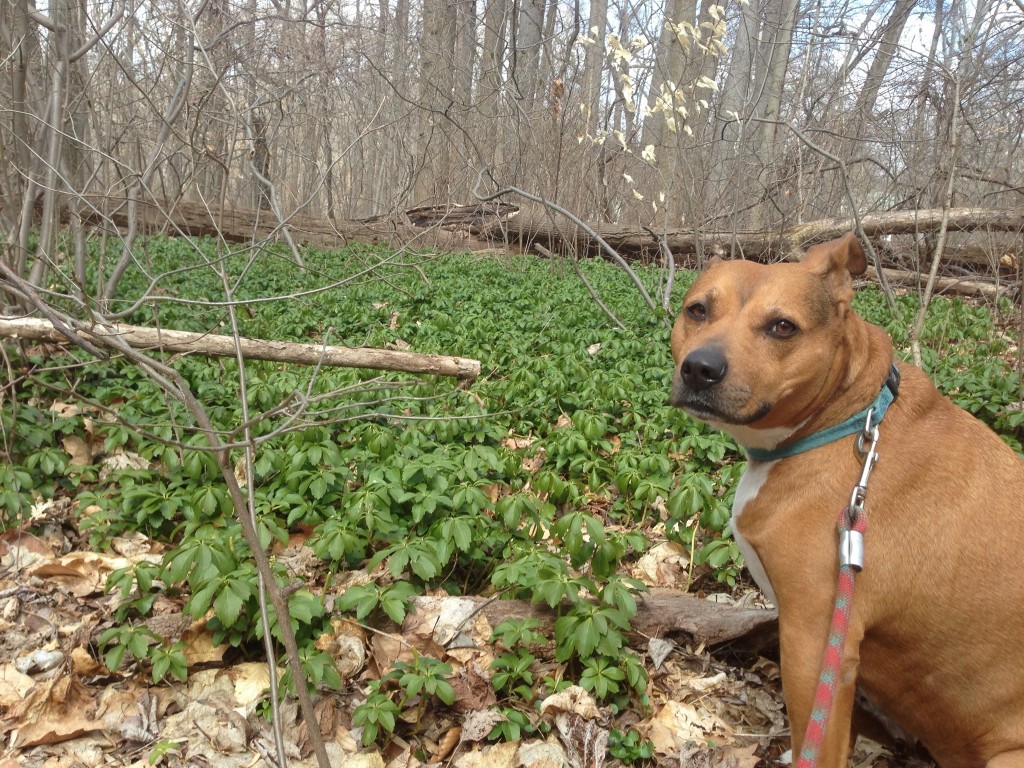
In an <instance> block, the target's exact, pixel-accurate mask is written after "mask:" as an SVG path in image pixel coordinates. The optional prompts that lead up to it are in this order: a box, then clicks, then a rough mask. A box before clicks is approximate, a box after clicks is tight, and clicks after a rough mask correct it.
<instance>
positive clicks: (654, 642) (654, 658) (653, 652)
mask: <svg viewBox="0 0 1024 768" xmlns="http://www.w3.org/2000/svg"><path fill="white" fill-rule="evenodd" d="M675 647H676V644H675V643H673V642H671V641H669V640H662V639H661V638H660V637H652V638H651V639H650V640H648V641H647V655H648V656H650V657H651V663H652V664H653V665H654V668H655V669H661V665H662V664H664V663H665V659H667V658H668V655H669V654H670V653H672V651H673V650H674V649H675Z"/></svg>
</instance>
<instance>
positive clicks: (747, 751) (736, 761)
mask: <svg viewBox="0 0 1024 768" xmlns="http://www.w3.org/2000/svg"><path fill="white" fill-rule="evenodd" d="M757 748H758V745H757V744H748V745H747V746H744V747H740V746H737V745H735V744H729V745H726V746H723V747H721V748H720V749H716V750H715V753H714V755H713V758H712V765H713V766H715V768H754V766H756V765H757V764H758V763H759V762H761V758H760V757H758V756H757V755H756V754H754V753H755V752H757Z"/></svg>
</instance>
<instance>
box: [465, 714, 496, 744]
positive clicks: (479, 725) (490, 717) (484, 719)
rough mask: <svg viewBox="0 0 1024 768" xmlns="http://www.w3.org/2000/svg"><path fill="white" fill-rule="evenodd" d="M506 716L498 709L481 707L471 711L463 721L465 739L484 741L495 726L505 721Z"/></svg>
mask: <svg viewBox="0 0 1024 768" xmlns="http://www.w3.org/2000/svg"><path fill="white" fill-rule="evenodd" d="M505 719H506V718H505V716H504V715H503V714H501V712H499V711H498V710H496V709H479V710H477V711H476V712H470V713H469V714H468V715H466V719H465V720H463V721H462V740H463V741H483V740H484V739H486V738H487V736H488V735H489V734H490V732H491V731H493V730H494V726H496V725H497V724H498V723H502V722H504V721H505Z"/></svg>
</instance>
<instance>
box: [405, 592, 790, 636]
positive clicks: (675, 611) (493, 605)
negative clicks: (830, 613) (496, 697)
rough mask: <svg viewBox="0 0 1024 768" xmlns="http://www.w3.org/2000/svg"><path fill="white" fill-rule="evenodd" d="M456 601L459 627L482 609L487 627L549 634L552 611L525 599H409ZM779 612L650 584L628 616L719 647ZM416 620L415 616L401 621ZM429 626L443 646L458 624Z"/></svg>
mask: <svg viewBox="0 0 1024 768" xmlns="http://www.w3.org/2000/svg"><path fill="white" fill-rule="evenodd" d="M439 600H441V601H444V600H450V601H458V602H459V603H462V604H463V605H462V606H460V608H461V609H462V610H461V611H460V613H461V616H462V618H460V619H459V621H461V622H462V624H463V626H462V627H461V630H462V631H466V630H468V627H469V626H471V625H472V617H473V616H475V615H476V614H477V613H483V615H484V616H485V617H486V618H487V620H488V622H489V623H490V624H491V625H492V626H495V627H496V626H497V625H498V624H500V623H501V622H503V621H506V620H508V619H536V620H537V621H539V622H540V624H541V630H540V631H541V633H542V634H546V635H548V636H551V635H552V633H553V631H554V622H555V618H557V616H556V613H555V611H553V610H552V609H550V608H548V606H547V605H546V604H543V603H541V604H533V603H530V602H529V601H527V600H496V599H493V598H485V597H470V596H467V597H446V598H438V597H417V598H413V601H412V602H413V606H414V607H415V610H423V611H426V612H427V613H428V614H429V615H430V616H432V617H436V616H439V615H441V614H443V613H444V609H443V606H439V605H438V601H439ZM778 616H779V614H778V611H777V610H775V609H768V608H744V607H740V606H736V605H729V604H727V603H716V602H712V601H710V600H702V599H701V598H699V597H696V596H695V595H692V594H690V593H688V592H682V591H680V590H677V589H667V588H655V589H652V590H651V591H650V592H647V593H642V594H640V595H637V613H636V615H635V616H634V617H633V619H632V621H631V624H632V631H633V632H634V633H636V634H638V635H642V636H644V637H648V638H650V637H665V636H667V635H673V634H676V635H678V634H680V633H685V634H687V635H689V636H691V637H693V638H694V639H695V640H697V641H700V642H705V643H707V644H708V645H719V644H721V643H726V642H731V641H734V640H740V639H744V638H751V639H753V640H755V641H758V640H762V639H764V638H765V637H767V636H770V635H772V634H773V633H774V632H775V628H776V624H777V622H778ZM410 621H411V622H416V621H417V619H416V618H415V617H414V615H410V617H409V618H407V619H406V623H407V624H408V623H409V622H410ZM431 623H432V624H433V625H434V627H433V628H434V629H435V630H438V629H440V630H441V631H442V632H445V633H447V634H448V635H449V637H446V638H438V641H439V642H441V643H442V644H444V643H445V642H448V641H449V640H450V639H451V638H450V636H451V635H453V634H454V631H456V630H459V629H460V628H459V627H448V628H441V627H440V622H437V621H436V620H435V621H432V622H431Z"/></svg>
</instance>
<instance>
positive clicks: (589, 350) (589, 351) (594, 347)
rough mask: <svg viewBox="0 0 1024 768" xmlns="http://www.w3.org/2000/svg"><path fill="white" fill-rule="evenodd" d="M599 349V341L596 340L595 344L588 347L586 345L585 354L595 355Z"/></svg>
mask: <svg viewBox="0 0 1024 768" xmlns="http://www.w3.org/2000/svg"><path fill="white" fill-rule="evenodd" d="M600 351H601V342H597V343H596V344H591V345H590V346H589V347H587V354H588V355H590V356H591V357H593V356H594V355H596V354H597V353H598V352H600Z"/></svg>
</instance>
